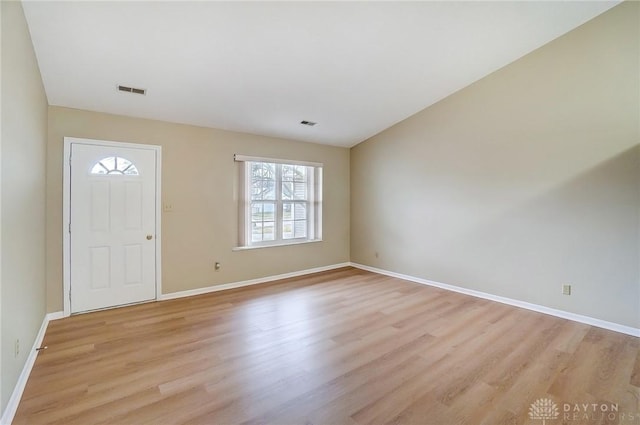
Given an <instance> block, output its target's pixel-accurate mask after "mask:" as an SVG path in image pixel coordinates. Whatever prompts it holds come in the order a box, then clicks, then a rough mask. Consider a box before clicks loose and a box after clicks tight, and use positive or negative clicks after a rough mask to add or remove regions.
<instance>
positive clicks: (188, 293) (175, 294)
mask: <svg viewBox="0 0 640 425" xmlns="http://www.w3.org/2000/svg"><path fill="white" fill-rule="evenodd" d="M349 266H351V263H339V264H332V265H329V266H323V267H315V268H313V269H306V270H299V271H296V272H291V273H283V274H278V275H273V276H267V277H260V278H257V279H249V280H242V281H238V282H231V283H221V284H219V285H212V286H206V287H204V288H197V289H189V290H186V291H179V292H172V293H170V294H163V295H161V296H160V298H159V301H164V300H173V299H176V298H184V297H191V296H193V295H201V294H208V293H210V292H218V291H224V290H226V289H235V288H242V287H243V286H251V285H258V284H260V283H267V282H273V281H276V280H281V279H289V278H291V277H298V276H304V275H307V274H313V273H320V272H326V271H329V270H335V269H340V268H343V267H349Z"/></svg>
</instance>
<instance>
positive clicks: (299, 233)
mask: <svg viewBox="0 0 640 425" xmlns="http://www.w3.org/2000/svg"><path fill="white" fill-rule="evenodd" d="M294 235H295V237H296V238H306V237H307V221H306V220H302V221H295V222H294Z"/></svg>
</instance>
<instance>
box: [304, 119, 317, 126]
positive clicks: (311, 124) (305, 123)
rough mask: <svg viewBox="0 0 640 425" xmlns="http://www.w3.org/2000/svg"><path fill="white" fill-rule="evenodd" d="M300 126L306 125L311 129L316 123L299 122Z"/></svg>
mask: <svg viewBox="0 0 640 425" xmlns="http://www.w3.org/2000/svg"><path fill="white" fill-rule="evenodd" d="M300 124H302V125H308V126H309V127H313V126H314V125H316V124H317V123H315V122H313V121H307V120H302V121H300Z"/></svg>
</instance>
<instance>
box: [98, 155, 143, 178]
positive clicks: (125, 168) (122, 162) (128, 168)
mask: <svg viewBox="0 0 640 425" xmlns="http://www.w3.org/2000/svg"><path fill="white" fill-rule="evenodd" d="M91 174H120V175H122V174H126V175H128V176H137V175H138V174H139V173H138V169H137V168H136V166H135V165H133V164H132V163H131V161H129V160H128V159H125V158H121V157H119V156H110V157H107V158H102V159H101V160H100V161H98V162H97V163H95V164H94V166H93V167H92V168H91Z"/></svg>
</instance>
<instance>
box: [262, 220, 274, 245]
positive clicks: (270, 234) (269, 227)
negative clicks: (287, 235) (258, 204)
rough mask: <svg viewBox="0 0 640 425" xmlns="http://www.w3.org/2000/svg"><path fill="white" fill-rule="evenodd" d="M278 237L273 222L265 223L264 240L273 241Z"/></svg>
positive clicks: (263, 228)
mask: <svg viewBox="0 0 640 425" xmlns="http://www.w3.org/2000/svg"><path fill="white" fill-rule="evenodd" d="M275 236H276V224H275V223H274V222H273V221H265V222H264V225H263V227H262V240H264V241H272V240H274V239H275Z"/></svg>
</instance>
